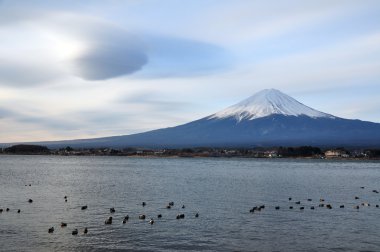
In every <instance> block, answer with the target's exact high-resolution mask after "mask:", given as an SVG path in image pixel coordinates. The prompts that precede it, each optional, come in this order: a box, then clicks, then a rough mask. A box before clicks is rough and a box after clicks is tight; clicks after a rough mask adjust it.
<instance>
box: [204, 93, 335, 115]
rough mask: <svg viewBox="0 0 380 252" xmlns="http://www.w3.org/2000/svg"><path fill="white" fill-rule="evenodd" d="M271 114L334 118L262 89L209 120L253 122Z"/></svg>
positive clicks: (286, 96) (288, 97)
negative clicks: (229, 119)
mask: <svg viewBox="0 0 380 252" xmlns="http://www.w3.org/2000/svg"><path fill="white" fill-rule="evenodd" d="M273 114H278V115H286V116H300V115H304V116H309V117H312V118H318V117H326V118H334V116H332V115H329V114H326V113H323V112H320V111H317V110H315V109H312V108H310V107H308V106H306V105H304V104H302V103H300V102H298V101H297V100H295V99H293V98H292V97H290V96H288V95H286V94H284V93H282V92H281V91H279V90H277V89H264V90H262V91H260V92H258V93H256V94H254V95H252V96H251V97H249V98H247V99H245V100H243V101H241V102H239V103H237V104H235V105H232V106H230V107H228V108H226V109H224V110H221V111H219V112H217V113H215V114H213V115H211V116H210V117H209V119H225V118H229V117H233V118H235V119H236V120H237V121H241V120H253V119H256V118H260V117H266V116H269V115H273Z"/></svg>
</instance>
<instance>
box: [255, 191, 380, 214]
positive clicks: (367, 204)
mask: <svg viewBox="0 0 380 252" xmlns="http://www.w3.org/2000/svg"><path fill="white" fill-rule="evenodd" d="M360 188H361V189H364V188H365V187H364V186H361V187H360ZM372 192H373V193H379V191H378V190H372ZM354 199H355V200H359V199H360V198H359V197H358V196H355V197H354ZM288 200H289V202H294V203H295V204H296V205H301V201H293V198H291V197H289V198H288ZM307 201H309V202H311V201H313V200H312V199H307ZM360 206H362V207H369V206H371V204H370V203H369V202H362V203H361V204H358V205H355V206H353V208H354V209H357V210H359V209H360ZM318 207H326V208H327V209H332V208H333V206H332V204H327V203H325V199H323V198H321V199H319V205H318ZM375 207H376V208H379V204H376V205H375ZM294 208H295V207H294V206H289V209H290V210H291V209H294ZM339 208H345V205H339ZM263 209H265V205H260V206H254V207H252V208H251V209H250V210H249V212H250V213H255V212H260V211H261V210H263ZM274 209H275V210H280V206H275V207H274ZM299 209H300V210H305V206H300V207H299ZM310 210H315V206H310Z"/></svg>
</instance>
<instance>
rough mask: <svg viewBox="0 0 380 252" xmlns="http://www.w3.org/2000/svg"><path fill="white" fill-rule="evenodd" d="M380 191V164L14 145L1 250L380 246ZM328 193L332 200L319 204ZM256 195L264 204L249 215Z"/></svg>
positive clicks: (0, 175) (6, 163)
mask: <svg viewBox="0 0 380 252" xmlns="http://www.w3.org/2000/svg"><path fill="white" fill-rule="evenodd" d="M29 184H31V186H29ZM25 185H26V186H25ZM362 186H364V187H365V188H364V189H362V188H360V187H362ZM373 190H378V191H380V163H379V162H363V161H361V162H354V161H327V160H294V159H219V158H210V159H206V158H127V157H60V156H5V155H4V156H0V208H2V209H3V210H4V211H3V212H2V213H0V250H1V251H117V250H126V251H380V208H376V204H380V194H377V193H374V192H373ZM65 195H67V197H68V201H67V202H65V200H64V196H65ZM355 196H357V197H359V199H355ZM289 197H291V198H292V200H291V201H289V199H288V198H289ZM29 198H30V199H33V203H28V199H29ZM309 198H310V199H312V201H307V199H309ZM320 198H324V199H325V202H324V203H325V204H331V205H332V209H327V208H325V207H318V205H319V204H320V202H319V200H320ZM143 201H144V202H146V206H145V207H143V206H142V204H141V203H142V202H143ZM170 201H174V207H173V208H172V209H166V205H167V204H168V202H170ZM295 201H301V204H300V205H297V204H295ZM364 202H368V203H370V206H362V205H361V203H364ZM83 205H87V206H88V208H87V209H86V210H81V206H83ZM182 205H185V208H184V209H182ZM257 205H265V209H263V210H262V211H260V212H257V211H256V212H255V213H250V212H249V210H250V209H251V208H252V207H254V206H257ZM340 205H344V206H345V207H344V208H339V206H340ZM356 205H360V209H359V210H356V209H354V208H353V207H354V206H356ZM276 206H279V207H280V209H279V210H276V209H275V207H276ZM289 206H293V207H294V209H289ZM301 206H304V207H305V209H304V210H300V209H299V208H300V207H301ZM311 206H315V209H314V210H311V209H310V207H311ZM111 207H114V208H115V210H116V212H115V213H113V214H111V213H110V211H109V208H111ZM6 208H9V209H10V211H9V212H6V211H5V209H6ZM18 209H20V210H21V213H17V210H18ZM180 213H184V214H185V218H184V219H179V220H177V219H176V215H177V214H180ZM196 213H199V217H198V218H196V217H195V214H196ZM127 214H128V215H129V217H130V219H129V221H128V222H127V223H126V224H123V223H122V220H123V218H124V216H125V215H127ZM140 214H145V215H146V216H147V218H146V219H145V220H139V219H138V216H139V215H140ZM158 214H162V218H161V219H158V218H157V215H158ZM109 216H112V217H113V224H112V225H105V224H104V221H105V219H106V218H108V217H109ZM150 218H153V219H154V220H155V223H154V224H153V225H150V224H149V220H150ZM61 222H67V223H68V225H67V227H64V228H61V227H60V223H61ZM50 227H54V229H55V231H54V233H48V229H49V228H50ZM85 227H87V228H88V234H83V229H84V228H85ZM75 228H77V229H78V230H79V234H78V235H77V236H74V235H72V234H71V232H72V231H73V230H74V229H75Z"/></svg>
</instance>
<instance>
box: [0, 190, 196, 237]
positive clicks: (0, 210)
mask: <svg viewBox="0 0 380 252" xmlns="http://www.w3.org/2000/svg"><path fill="white" fill-rule="evenodd" d="M25 186H28V185H25ZM29 186H32V185H31V184H29ZM63 198H64V200H65V202H67V199H68V197H67V196H66V195H65V196H64V197H63ZM28 202H29V203H33V199H28ZM141 205H142V206H143V207H145V206H146V202H145V201H144V202H142V203H141ZM173 206H174V202H173V201H171V202H169V203H168V204H167V205H166V209H171V208H172V207H173ZM87 208H88V206H87V205H84V206H81V210H86V209H87ZM181 208H182V209H184V208H185V205H182V207H181ZM5 211H6V212H9V211H10V209H9V208H6V209H5ZM109 211H110V213H111V214H113V213H115V212H116V210H115V208H114V207H111V208H110V209H109ZM3 212H4V209H3V208H0V214H1V213H3ZM17 213H21V209H17ZM194 217H195V218H198V217H199V213H198V212H197V213H195V215H194ZM138 218H139V220H145V219H146V218H147V217H146V215H145V214H140V215H139V216H138ZM157 218H158V219H161V218H162V214H158V215H157ZM184 218H185V214H183V213H181V214H177V216H176V219H177V220H179V219H184ZM128 220H129V215H126V216H125V217H124V218H123V221H122V223H123V224H126V223H127V222H128ZM112 221H113V218H112V216H110V217H108V218H107V219H106V220H105V221H104V224H105V225H111V224H112ZM148 223H149V224H150V225H153V224H154V223H155V221H154V219H153V218H150V220H149V222H148ZM60 226H61V228H65V227H67V223H66V222H61V224H60ZM54 230H55V229H54V227H50V228H49V229H48V233H50V234H51V233H54ZM78 233H79V231H78V229H77V228H75V229H74V230H73V231H72V232H71V234H72V235H78ZM87 233H88V228H87V227H85V228H84V229H83V234H87Z"/></svg>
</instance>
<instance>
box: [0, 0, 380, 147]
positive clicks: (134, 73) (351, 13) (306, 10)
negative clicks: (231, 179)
mask: <svg viewBox="0 0 380 252" xmlns="http://www.w3.org/2000/svg"><path fill="white" fill-rule="evenodd" d="M378 13H380V2H379V1H376V0H360V1H359V0H357V1H350V0H344V1H343V0H342V1H338V0H336V1H331V0H330V1H323V0H318V1H281V0H276V1H272V0H269V1H254V0H252V1H251V0H246V1H236V0H234V1H232V0H230V1H223V0H218V1H216V0H198V1H196V0H194V1H180V0H176V1H175V0H165V1H158V0H147V1H144V0H130V1H117V0H113V1H13V0H12V1H11V0H0V129H1V130H0V142H14V141H35V140H58V139H73V138H88V137H100V136H109V135H122V134H130V133H137V132H142V131H146V130H151V129H156V128H161V127H169V126H175V125H178V124H182V123H186V122H189V121H192V120H195V119H199V118H201V117H204V116H207V115H209V114H212V113H214V112H216V111H218V110H221V109H223V108H224V107H226V106H229V105H232V104H234V103H236V102H238V101H240V100H242V99H244V98H246V97H248V96H250V95H252V94H254V93H256V92H258V91H260V90H261V89H264V88H276V89H279V90H281V91H283V92H284V93H287V94H289V95H291V96H292V97H294V98H296V99H297V100H299V101H300V102H302V103H304V104H306V105H308V106H310V107H313V108H315V109H318V110H321V111H323V112H326V113H330V114H333V115H336V116H339V117H344V118H352V119H361V120H369V121H375V122H380V83H379V81H380V15H378Z"/></svg>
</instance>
